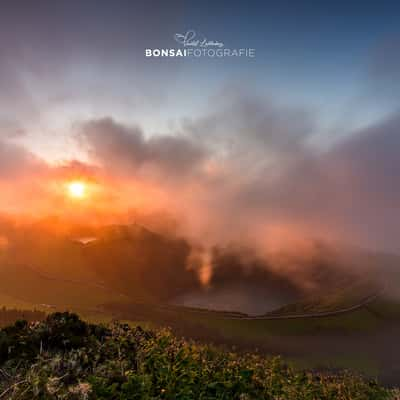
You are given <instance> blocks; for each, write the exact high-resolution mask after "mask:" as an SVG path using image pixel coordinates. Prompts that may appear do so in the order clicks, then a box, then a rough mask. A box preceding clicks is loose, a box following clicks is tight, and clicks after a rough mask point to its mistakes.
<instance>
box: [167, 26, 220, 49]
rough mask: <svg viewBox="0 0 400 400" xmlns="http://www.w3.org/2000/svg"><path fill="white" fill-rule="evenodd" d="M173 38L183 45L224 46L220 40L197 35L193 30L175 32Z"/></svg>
mask: <svg viewBox="0 0 400 400" xmlns="http://www.w3.org/2000/svg"><path fill="white" fill-rule="evenodd" d="M174 39H175V40H176V41H177V42H178V43H179V44H182V45H183V46H184V47H219V48H221V47H224V44H223V43H222V42H218V41H215V40H208V39H207V38H206V37H203V36H199V35H197V34H196V32H195V31H193V30H190V31H187V32H186V33H175V35H174Z"/></svg>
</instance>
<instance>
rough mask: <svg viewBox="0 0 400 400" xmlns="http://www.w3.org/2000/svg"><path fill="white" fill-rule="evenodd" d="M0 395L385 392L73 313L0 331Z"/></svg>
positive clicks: (348, 378) (364, 395) (326, 395)
mask: <svg viewBox="0 0 400 400" xmlns="http://www.w3.org/2000/svg"><path fill="white" fill-rule="evenodd" d="M0 357H1V361H0V398H1V399H22V400H24V399H29V400H30V399H241V400H244V399H293V400H300V399H335V400H340V399H343V400H344V399H346V400H348V399H358V400H362V399H388V398H395V395H396V394H395V392H393V391H389V390H388V389H385V388H382V387H380V386H378V385H377V384H376V383H375V382H372V381H365V380H363V379H362V378H360V377H358V376H355V375H351V374H349V373H342V374H337V375H326V374H324V375H323V374H311V373H306V372H295V371H293V370H291V369H290V368H289V367H287V366H286V365H285V364H284V363H283V362H282V361H281V360H280V359H279V358H263V357H260V356H258V355H253V354H242V355H238V354H234V353H227V352H222V351H220V350H218V349H215V348H212V347H209V346H202V345H197V344H194V343H191V342H187V341H185V340H181V339H177V338H176V337H174V336H173V335H171V334H170V333H169V332H168V331H164V330H160V331H145V330H143V329H141V328H140V327H136V328H130V327H128V326H126V325H113V326H110V327H103V326H98V325H89V324H86V323H85V322H83V321H81V320H79V318H78V317H77V316H76V315H74V314H68V313H56V314H53V315H50V316H49V317H48V318H47V319H46V320H45V321H44V322H38V323H35V324H30V325H28V324H27V323H25V322H22V321H20V322H18V323H16V324H15V325H14V326H12V327H8V328H5V329H3V330H2V331H0Z"/></svg>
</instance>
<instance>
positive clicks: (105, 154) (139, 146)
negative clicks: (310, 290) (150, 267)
mask: <svg viewBox="0 0 400 400" xmlns="http://www.w3.org/2000/svg"><path fill="white" fill-rule="evenodd" d="M229 99H230V100H228V101H225V102H220V103H219V104H220V105H219V106H218V107H216V108H215V109H214V110H213V111H212V112H211V113H209V114H208V115H205V116H203V117H201V118H198V119H192V120H185V121H184V122H183V123H182V128H181V129H180V130H179V133H174V132H172V133H166V134H163V135H157V136H147V135H146V134H145V133H144V132H143V131H142V130H141V129H140V128H138V127H130V126H125V125H123V124H121V123H118V122H116V121H115V120H113V119H111V118H104V119H100V120H92V121H88V122H85V123H83V124H82V125H81V131H80V140H81V141H83V142H84V143H85V146H86V148H87V149H88V151H89V155H90V159H91V160H92V161H93V162H96V163H97V164H98V165H99V166H100V167H101V168H103V169H104V171H112V173H113V174H117V175H119V176H121V177H123V178H124V179H125V181H126V182H129V180H130V179H132V181H131V182H134V185H136V186H137V187H140V188H141V190H142V191H143V192H145V191H146V190H147V189H149V187H152V188H155V190H156V192H157V195H156V196H152V198H151V201H150V203H151V204H152V206H154V207H156V208H157V207H158V209H161V208H164V209H167V210H168V211H169V212H171V213H174V214H175V215H178V216H179V219H180V220H181V221H184V222H182V225H184V226H186V228H185V229H186V233H188V232H189V233H190V234H191V235H193V236H194V237H196V238H206V240H205V241H207V242H208V243H209V244H211V243H213V242H218V241H219V242H225V243H227V242H230V241H244V242H247V243H253V244H254V243H257V247H258V248H262V247H265V248H267V247H268V246H272V247H273V246H275V245H276V243H278V242H279V241H281V242H285V241H287V242H291V243H300V242H301V241H300V242H299V241H298V238H301V237H306V238H312V239H314V238H316V239H319V238H322V239H325V240H335V241H336V240H338V241H342V242H349V243H353V244H356V245H361V246H366V247H371V248H379V249H385V250H392V251H393V250H395V251H397V250H400V246H399V244H398V243H397V240H396V237H398V236H399V234H400V228H398V227H399V226H400V221H399V220H398V218H397V213H396V205H397V204H398V202H399V200H400V190H399V189H398V185H396V177H397V176H398V175H399V172H400V159H399V158H398V156H397V149H398V148H399V144H400V142H399V140H400V139H399V137H400V136H399V135H398V132H399V129H400V115H399V114H395V115H393V116H391V118H389V119H385V120H382V121H381V122H379V123H377V124H376V125H374V126H370V127H368V128H365V129H363V130H360V131H358V132H351V134H347V135H345V139H342V140H341V141H339V143H337V144H335V145H334V146H331V147H330V148H328V149H327V150H320V149H318V148H315V147H312V146H310V138H311V137H312V133H313V132H315V130H316V128H315V126H316V124H315V121H314V120H313V118H312V115H310V114H309V113H307V112H305V111H304V110H300V109H293V108H286V109H285V108H282V107H277V106H274V105H273V103H271V102H270V101H268V100H265V99H260V98H251V97H247V96H237V97H236V98H235V97H229ZM278 238H279V239H278Z"/></svg>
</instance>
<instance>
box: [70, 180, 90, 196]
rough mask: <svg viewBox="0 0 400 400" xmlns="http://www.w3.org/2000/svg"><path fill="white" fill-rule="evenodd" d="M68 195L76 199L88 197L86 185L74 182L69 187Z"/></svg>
mask: <svg viewBox="0 0 400 400" xmlns="http://www.w3.org/2000/svg"><path fill="white" fill-rule="evenodd" d="M67 189H68V195H69V196H70V197H73V198H75V199H82V198H84V197H85V196H86V184H85V183H84V182H80V181H72V182H69V183H68V185H67Z"/></svg>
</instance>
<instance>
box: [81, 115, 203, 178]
mask: <svg viewBox="0 0 400 400" xmlns="http://www.w3.org/2000/svg"><path fill="white" fill-rule="evenodd" d="M79 137H80V143H81V144H82V145H83V146H85V147H86V148H87V150H88V152H89V155H90V156H91V159H92V160H93V161H95V162H99V163H100V164H101V165H102V166H103V167H105V168H107V169H109V170H111V171H114V173H117V174H120V175H124V176H126V175H131V176H132V175H135V176H137V175H141V174H146V172H151V171H153V172H156V173H157V174H158V175H160V174H162V177H163V178H164V179H165V178H170V177H178V176H181V177H182V176H187V175H188V174H189V173H190V172H193V171H194V170H196V169H197V168H198V167H199V165H200V164H201V163H202V161H203V160H204V157H205V151H204V149H203V148H202V146H201V144H196V143H195V142H194V141H192V140H190V139H188V138H187V137H184V136H173V135H157V136H153V137H151V138H147V139H146V138H145V136H144V134H143V132H142V130H141V129H140V128H139V127H128V126H124V125H123V124H120V123H117V122H115V121H114V120H113V119H112V118H102V119H97V120H93V121H89V122H86V123H83V124H82V125H81V126H80V135H79Z"/></svg>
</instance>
